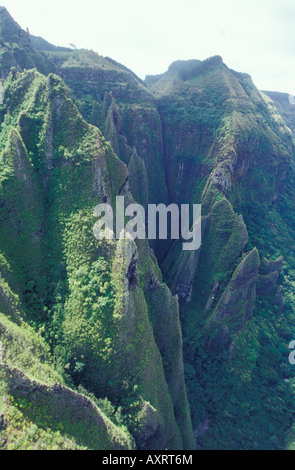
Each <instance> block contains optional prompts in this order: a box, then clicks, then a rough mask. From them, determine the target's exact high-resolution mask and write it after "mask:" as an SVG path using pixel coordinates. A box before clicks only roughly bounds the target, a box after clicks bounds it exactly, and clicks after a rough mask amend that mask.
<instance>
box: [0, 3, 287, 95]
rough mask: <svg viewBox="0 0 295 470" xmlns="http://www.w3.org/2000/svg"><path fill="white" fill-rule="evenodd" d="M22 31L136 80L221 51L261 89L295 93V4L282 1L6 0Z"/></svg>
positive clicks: (222, 55)
mask: <svg viewBox="0 0 295 470" xmlns="http://www.w3.org/2000/svg"><path fill="white" fill-rule="evenodd" d="M1 5H2V6H5V7H6V8H7V10H8V11H9V13H10V14H11V15H12V17H13V18H14V20H15V21H17V22H18V23H19V24H20V26H21V27H22V28H23V29H26V28H29V31H30V33H31V34H33V35H35V36H41V37H43V38H44V39H46V40H47V41H49V42H51V43H52V44H55V45H58V46H69V44H70V43H73V44H75V45H76V47H77V48H86V49H92V50H94V51H95V52H97V53H98V54H99V55H102V56H109V57H111V58H112V59H114V60H116V61H118V62H120V63H122V64H123V65H125V66H126V67H128V68H129V69H131V70H132V71H133V72H135V73H136V74H137V75H138V76H139V77H140V78H141V79H144V78H145V76H146V75H155V74H160V73H163V72H165V71H166V70H167V69H168V67H169V65H170V64H171V63H172V62H174V61H175V60H187V59H199V60H204V59H206V58H208V57H210V56H213V55H220V56H221V57H222V58H223V61H224V62H225V63H226V65H227V66H228V67H229V68H231V69H234V70H237V71H239V72H245V73H248V74H250V75H251V77H252V79H253V81H254V83H255V85H256V86H257V87H258V88H259V89H261V90H269V91H280V92H285V93H290V94H293V95H294V94H295V61H294V52H293V44H294V42H295V41H294V40H295V29H294V27H293V19H294V18H295V4H293V2H292V1H291V0H283V1H281V2H280V3H279V4H278V2H277V1H274V0H268V1H266V0H261V1H260V2H259V5H257V4H256V3H255V2H254V0H248V1H247V2H246V1H241V0H238V1H237V0H224V2H222V4H221V2H217V1H212V0H207V1H206V2H204V1H194V0H183V1H182V2H181V3H179V2H177V1H175V0H170V1H168V0H160V1H159V0H158V1H155V0H150V1H149V2H148V4H147V3H146V2H144V1H141V0H125V1H124V2H122V0H121V1H119V0H109V2H108V3H106V2H105V1H101V0H96V1H94V0H84V2H83V3H80V2H79V3H78V2H75V3H73V2H70V1H69V0H64V1H63V2H62V3H61V2H58V1H57V0H51V1H50V2H49V1H47V0H44V1H40V0H38V1H36V0H25V1H23V0H22V1H21V0H7V1H3V2H2V3H1Z"/></svg>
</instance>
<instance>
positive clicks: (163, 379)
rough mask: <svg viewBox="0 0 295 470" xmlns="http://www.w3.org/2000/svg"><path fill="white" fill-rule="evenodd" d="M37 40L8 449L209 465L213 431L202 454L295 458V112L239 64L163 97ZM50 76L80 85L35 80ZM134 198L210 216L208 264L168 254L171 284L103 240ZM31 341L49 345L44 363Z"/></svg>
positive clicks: (9, 235) (9, 306) (107, 63)
mask: <svg viewBox="0 0 295 470" xmlns="http://www.w3.org/2000/svg"><path fill="white" fill-rule="evenodd" d="M0 13H1V14H2V15H3V17H2V23H3V24H5V25H6V24H7V25H8V26H9V25H10V24H11V19H10V17H7V12H6V13H5V12H4V11H3V9H2V10H1V11H0ZM17 28H18V27H17V26H15V24H13V28H12V29H13V31H16V32H17V31H18V29H17ZM1 31H4V33H5V34H6V35H7V34H8V33H7V29H5V28H2V30H1ZM4 33H3V34H4ZM18 34H19V33H18V32H17V35H18ZM26 34H27V33H24V32H21V34H20V36H19V37H20V38H21V40H19V41H22V45H21V47H22V57H26V55H27V54H29V55H30V58H32V62H30V61H28V62H26V63H24V64H22V63H18V62H17V61H16V62H17V65H18V71H17V70H15V69H14V70H12V71H11V73H10V75H9V76H8V78H7V80H6V81H5V83H4V103H3V106H2V107H1V122H2V127H1V134H0V149H1V151H2V153H1V160H0V174H1V177H0V178H1V180H0V221H1V227H0V237H1V238H0V239H1V243H0V250H1V251H0V311H1V313H3V314H4V315H2V320H1V321H3V325H4V327H3V329H1V330H0V331H2V334H1V341H3V343H4V358H5V367H2V382H1V383H2V385H1V388H2V390H4V391H5V393H4V394H3V396H4V397H5V399H4V400H3V401H2V410H3V411H1V413H2V414H3V418H2V420H0V422H2V423H5V425H2V436H3V446H6V447H11V448H13V447H14V446H17V445H18V446H20V447H21V448H27V447H28V446H30V445H33V447H34V446H35V445H36V442H39V441H38V439H39V438H40V435H41V441H42V439H43V444H42V446H45V447H46V446H48V447H51V446H55V445H57V447H58V446H60V447H62V448H63V447H65V448H67V447H74V448H76V447H77V448H78V447H79V446H82V447H83V446H85V447H89V448H103V447H105V448H107V449H109V448H120V446H121V447H124V448H133V447H136V448H137V449H145V448H148V449H151V448H156V449H163V448H169V449H177V448H178V449H181V448H186V449H192V448H194V446H195V443H194V439H193V432H192V425H193V429H194V434H195V440H196V442H197V446H198V448H204V449H212V448H213V449H281V448H285V447H286V445H287V446H288V448H292V446H293V437H292V436H293V434H292V433H289V434H287V433H288V431H289V430H290V428H291V426H292V424H293V423H294V421H295V409H294V392H293V387H294V378H293V377H294V373H293V371H292V367H291V365H290V364H289V362H288V354H289V351H288V344H289V342H290V341H291V340H292V339H294V333H295V332H294V327H293V325H294V320H295V315H294V313H295V312H294V308H295V305H294V300H293V290H294V286H295V257H294V247H295V220H294V213H295V198H294V182H295V173H294V147H293V142H294V134H293V130H294V128H293V121H294V119H293V118H294V116H293V114H294V110H293V108H292V107H290V106H289V107H287V106H286V103H285V101H284V100H285V97H284V100H283V99H281V96H278V94H274V93H273V94H271V93H269V92H264V93H261V92H260V91H259V90H257V88H256V87H255V85H254V84H253V82H252V80H251V77H250V76H249V75H247V74H240V73H238V72H235V71H233V70H231V69H229V68H228V67H227V66H226V65H225V64H224V63H223V61H222V58H221V57H219V56H216V57H212V58H209V59H207V60H206V61H198V60H191V61H177V62H175V63H173V64H171V66H170V67H169V69H168V71H167V72H166V73H164V74H161V75H158V76H155V77H153V76H149V77H147V79H146V81H145V83H143V82H142V81H141V80H139V79H138V78H137V77H136V75H135V74H133V73H132V72H131V71H130V70H128V69H127V68H126V67H124V66H122V65H121V64H118V63H117V62H115V61H113V60H111V59H109V58H103V57H100V56H99V55H98V54H96V53H94V52H92V51H86V50H61V49H60V48H59V49H57V48H55V47H54V46H52V45H50V44H49V45H48V43H47V42H44V41H42V38H41V40H40V38H39V39H38V41H37V42H36V40H35V39H34V38H32V43H30V39H29V36H26ZM13 38H14V33H13V37H12V39H11V40H14V39H13ZM4 39H5V38H4ZM9 41H10V36H9V35H8V36H7V41H6V42H7V45H6V46H5V47H6V48H8V49H9V48H11V46H10V45H9V44H10V43H9ZM27 41H29V42H27ZM32 44H33V45H34V44H35V45H36V47H37V48H38V49H39V50H40V49H42V48H44V54H45V55H44V54H41V55H40V51H39V52H37V51H34V50H33V49H32ZM37 44H38V46H37ZM9 50H10V49H9ZM10 56H11V55H10ZM11 57H12V56H11ZM13 57H14V59H13V61H14V62H15V56H13ZM40 57H42V58H43V59H44V58H45V59H44V60H45V61H46V64H47V65H46V67H47V66H48V69H46V70H45V69H43V70H42V69H40V62H39V61H40ZM31 63H33V65H34V67H36V68H37V69H38V70H39V72H42V73H43V74H44V75H47V73H48V70H49V69H50V67H53V69H52V70H53V71H55V72H56V73H58V75H60V77H62V80H61V79H60V78H58V77H57V76H55V75H52V74H51V75H49V76H48V77H47V78H46V77H45V76H44V75H40V73H38V72H37V71H36V70H35V71H32V70H31V71H25V72H24V73H19V71H20V70H21V69H26V68H30V67H31ZM4 65H5V64H4ZM4 65H3V67H4ZM13 65H15V63H13V64H12V62H11V63H9V64H8V65H7V66H6V65H5V67H7V68H5V67H4V70H5V74H4V76H3V78H4V77H6V76H7V74H8V73H7V72H8V69H10V67H11V66H13ZM52 70H50V71H52ZM63 80H64V82H65V83H66V84H67V86H68V87H69V89H67V87H66V86H65V85H64V83H63ZM267 95H268V96H267ZM73 101H74V103H75V104H76V105H77V106H78V108H79V110H80V112H81V114H82V115H83V118H82V116H81V115H80V114H79V112H78V111H77V109H76V106H75V105H74V104H73ZM279 113H280V114H279ZM294 115H295V114H294ZM86 121H87V122H89V123H90V125H89V124H87V122H86ZM98 128H99V129H100V131H99V130H98ZM103 136H104V137H103ZM107 141H108V142H107ZM77 187H79V191H77ZM118 194H121V195H124V196H125V198H126V203H128V202H132V201H133V198H134V199H135V200H136V201H137V202H139V203H141V204H143V205H144V206H146V205H147V204H148V203H166V204H167V203H177V204H181V203H189V204H193V203H195V204H198V203H201V204H202V232H203V233H202V246H201V248H200V249H199V250H198V251H194V252H183V251H182V250H181V244H180V243H179V242H177V241H175V242H173V243H170V242H157V243H153V244H152V246H153V248H154V251H155V253H156V255H157V258H158V262H159V265H160V268H161V270H160V268H159V265H158V262H157V260H156V258H155V256H154V254H153V251H152V250H151V249H150V247H149V246H148V244H147V243H146V242H138V243H136V245H135V244H134V243H133V242H132V241H131V240H126V241H125V242H122V241H119V242H118V243H113V242H110V243H105V242H104V243H102V242H97V241H96V240H95V238H94V237H93V233H92V229H93V225H94V222H95V218H94V216H93V209H94V207H95V206H96V205H97V204H98V202H110V203H112V204H113V205H114V201H115V196H116V195H118ZM161 271H162V273H163V277H164V280H165V281H166V283H167V284H168V286H169V287H167V285H166V284H164V283H163V280H162V273H161ZM169 288H170V289H171V291H170V290H169ZM176 296H177V297H176ZM8 319H9V320H8ZM27 321H29V322H30V324H31V325H32V326H33V328H34V330H35V331H33V330H29V329H25V330H23V328H24V327H25V322H27ZM180 321H181V325H180ZM8 322H10V323H9V326H10V328H14V331H15V335H16V338H17V340H16V342H17V343H18V344H24V345H25V346H24V348H23V349H24V351H25V353H24V357H23V355H22V354H21V351H20V349H19V346H18V347H17V348H14V347H13V348H11V347H10V343H9V341H8V340H7V337H8V338H10V336H9V335H8V336H7V330H8V326H7V325H8ZM11 322H13V323H11ZM14 324H16V325H14ZM26 328H28V327H26ZM36 330H37V331H36ZM181 330H182V334H183V337H184V339H183V351H184V358H183V356H182V334H181ZM29 331H30V333H29ZM40 334H41V335H42V336H43V339H41V338H40ZM26 337H29V338H31V340H30V341H31V342H32V343H33V344H36V345H39V344H40V341H42V345H43V346H42V347H39V349H38V351H37V352H36V356H37V358H36V360H33V359H32V360H33V363H31V362H29V363H28V360H27V351H29V350H30V347H31V346H30V345H29V344H28V345H27V344H26V340H25V339H23V338H26ZM44 340H45V342H47V344H48V345H49V347H50V350H49V351H48V353H47V356H46V360H45V359H44V358H45V355H44V354H45V353H44V352H43V351H45V349H46V347H48V346H46V344H45V342H44ZM32 343H31V344H32ZM40 348H41V349H40ZM35 349H36V348H35ZM15 358H17V364H13V361H15ZM44 361H45V364H43V363H44ZM49 363H50V364H49ZM7 367H8V368H9V370H10V371H11V373H12V380H10V381H9V380H8V378H7V373H6V371H7ZM15 367H16V368H17V369H18V370H14V368H15ZM43 369H44V372H42V373H41V372H40V371H41V370H43ZM184 372H185V378H186V384H187V389H188V395H189V402H190V408H191V410H190V411H191V417H190V416H189V407H188V404H187V398H186V389H185V385H184ZM40 374H41V376H40ZM47 374H48V377H52V379H51V380H50V384H48V385H47V387H45V385H44V384H45V383H46V376H47ZM38 380H39V381H41V382H44V384H43V385H42V384H41V385H40V384H37V381H38ZM28 381H29V382H28ZM54 383H61V385H60V387H62V388H59V386H58V387H55V386H54V385H53V384H54ZM36 384H37V385H36ZM36 387H37V390H38V393H37V395H38V399H37V400H36V401H35V402H34V400H35V398H34V397H33V400H31V395H30V394H29V395H28V394H27V390H29V391H30V390H31V388H33V389H35V388H36ZM70 389H72V390H74V389H75V390H76V391H75V392H71V391H70ZM74 393H75V397H76V398H75V400H77V403H81V401H83V400H85V399H86V398H85V395H88V398H87V400H88V401H87V403H88V405H87V406H88V407H89V409H91V410H92V411H91V413H90V417H89V416H88V415H87V416H84V417H82V419H83V420H85V422H86V423H87V422H89V420H90V422H91V423H94V422H96V423H97V422H98V420H99V421H100V423H101V429H100V426H98V428H99V429H98V435H97V437H96V438H95V439H96V440H91V438H90V437H89V436H88V434H87V433H86V435H85V432H86V431H85V427H84V428H83V430H82V429H81V432H78V431H77V429H76V428H77V426H76V424H75V423H72V424H71V420H70V419H69V415H68V414H67V413H68V411H67V403H66V400H65V399H64V398H63V397H65V396H68V394H70V395H71V394H74ZM57 396H60V397H61V403H62V404H61V405H60V406H61V409H62V408H63V406H65V408H66V413H65V418H64V420H63V422H62V423H61V426H62V428H60V427H58V423H57V422H56V419H53V420H49V422H46V424H47V427H49V429H51V431H50V432H49V433H48V435H44V434H42V429H43V427H42V426H44V423H43V425H42V422H40V419H39V417H40V416H42V418H43V416H44V414H45V416H46V415H48V413H49V414H51V411H49V412H48V411H47V412H46V411H45V413H44V397H50V398H47V399H48V400H49V404H48V407H49V408H48V409H49V410H51V408H50V407H51V406H52V403H53V404H54V403H56V400H57V398H56V397H57ZM73 396H74V395H73ZM83 397H84V398H83ZM39 399H40V402H39ZM24 400H25V401H24ZM40 403H41V404H40ZM63 404H65V405H63ZM97 405H98V408H97ZM31 408H33V410H35V411H34V413H33V415H32V413H31V412H30V411H29V410H30V409H31ZM22 410H23V411H22ZM20 413H21V414H20ZM104 413H106V414H107V415H108V416H109V417H110V418H111V422H112V424H110V422H109V421H107V418H105V417H103V418H102V420H103V421H104V423H105V424H103V422H102V421H101V418H98V415H100V416H102V415H103V414H104ZM5 416H7V417H8V418H5ZM9 420H10V421H11V423H12V424H11V425H9ZM22 420H23V421H25V423H26V426H27V427H26V430H25V432H22V431H21V430H20V426H19V422H21V421H22ZM191 421H192V425H191ZM9 426H10V427H9ZM32 426H37V429H36V431H35V432H36V439H35V438H34V439H31V441H30V439H28V438H27V436H28V434H29V433H30V432H31V431H30V429H31V428H32ZM86 426H87V424H86ZM34 429H35V428H34ZM103 429H104V430H103ZM99 433H100V434H99ZM9 434H10V435H11V436H12V437H11V438H9ZM83 435H84V437H83ZM112 435H113V436H114V438H112ZM9 439H11V440H10V441H9ZM112 446H113V447H112Z"/></svg>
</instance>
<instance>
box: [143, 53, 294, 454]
mask: <svg viewBox="0 0 295 470" xmlns="http://www.w3.org/2000/svg"><path fill="white" fill-rule="evenodd" d="M147 84H148V86H149V89H150V90H151V92H152V93H153V94H154V96H155V97H156V99H157V101H158V109H159V112H160V115H161V120H162V126H163V142H164V149H165V151H164V162H165V174H166V181H167V187H168V193H169V196H170V202H178V203H188V202H191V203H200V202H201V203H202V216H203V217H202V220H203V224H202V225H203V229H202V232H203V237H202V246H201V248H200V250H199V251H198V252H197V253H189V254H188V253H185V252H181V249H180V247H179V246H178V244H177V243H175V244H174V246H172V247H171V248H170V251H169V253H168V255H167V256H166V257H165V259H164V261H163V262H162V263H161V267H162V270H163V272H164V278H165V279H166V280H167V282H168V285H169V286H170V287H171V289H172V293H173V294H178V296H179V299H180V315H181V320H182V327H183V335H184V359H185V370H186V379H187V386H188V390H189V399H190V403H191V409H192V421H193V427H194V429H195V435H196V437H197V441H198V445H199V446H201V447H202V448H205V449H206V448H213V449H257V448H262V449H272V448H283V447H284V446H285V438H286V433H287V431H288V430H289V429H290V426H291V424H292V421H293V420H294V408H293V400H294V399H293V398H292V393H293V392H292V380H291V377H292V375H293V374H292V370H291V367H290V365H289V362H288V349H287V348H288V342H289V341H290V340H291V339H292V335H294V333H292V331H293V330H292V324H293V321H294V310H293V305H292V301H290V299H291V297H292V295H293V294H292V289H293V288H292V285H293V282H294V281H293V271H292V269H293V268H292V267H291V266H293V265H294V255H293V246H294V232H293V230H294V229H293V227H294V225H293V220H294V215H293V214H292V207H293V202H292V201H293V197H292V196H291V193H292V190H291V186H292V181H293V178H294V176H293V158H294V157H293V143H292V141H293V135H292V132H291V130H290V128H291V127H292V126H291V125H290V121H289V122H288V123H287V124H288V125H289V127H290V128H289V127H287V125H286V123H285V122H284V121H283V119H282V117H281V116H280V115H279V114H278V112H277V110H276V108H275V106H274V104H273V102H272V101H271V100H269V98H268V97H266V96H265V95H264V94H262V93H260V92H259V91H258V90H257V89H256V88H255V86H254V85H253V83H252V81H251V79H250V77H249V76H247V75H242V74H238V73H236V72H233V71H232V70H230V69H228V67H226V66H225V65H224V64H223V62H222V60H221V58H220V57H213V58H211V59H208V60H207V61H204V62H200V61H187V62H181V61H179V62H176V63H175V64H172V65H171V67H170V68H169V70H168V72H167V73H165V74H163V75H161V76H158V77H155V78H152V77H148V80H147ZM289 112H290V114H291V110H290V109H289ZM293 114H294V111H293ZM282 116H283V113H282ZM292 116H293V115H292ZM284 117H285V115H284ZM281 255H283V256H284V260H285V262H284V266H285V268H284V269H283V270H282V267H283V258H282V257H281ZM279 257H280V258H279ZM275 259H278V261H277V262H276V261H274V262H270V261H268V260H275ZM285 263H286V264H285ZM267 266H274V268H269V270H268V269H267V268H266V267H267ZM287 299H288V300H289V301H288V300H287ZM269 387H271V392H270V388H269ZM251 390H252V393H251ZM282 400H283V401H284V404H285V409H284V412H283V411H279V412H278V409H279V403H281V401H282ZM204 425H205V428H206V432H204V431H200V430H202V429H203V427H204Z"/></svg>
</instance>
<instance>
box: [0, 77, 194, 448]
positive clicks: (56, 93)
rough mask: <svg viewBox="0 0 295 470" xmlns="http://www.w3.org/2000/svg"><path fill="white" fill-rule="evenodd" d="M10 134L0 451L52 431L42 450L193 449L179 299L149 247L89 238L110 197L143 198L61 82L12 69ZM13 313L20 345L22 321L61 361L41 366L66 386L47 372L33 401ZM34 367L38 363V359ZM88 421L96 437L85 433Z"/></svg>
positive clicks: (4, 183)
mask: <svg viewBox="0 0 295 470" xmlns="http://www.w3.org/2000/svg"><path fill="white" fill-rule="evenodd" d="M1 130H2V132H1V150H2V153H1V160H0V162H1V163H0V172H1V173H0V174H1V177H0V207H1V212H0V220H1V229H0V237H1V304H0V305H1V306H2V305H3V307H2V308H3V310H2V309H1V311H2V313H3V314H6V315H5V317H3V322H4V323H3V332H2V334H1V341H2V344H3V345H4V346H3V347H4V363H5V367H4V366H3V367H2V369H3V371H2V372H3V373H2V375H3V378H2V381H3V387H4V389H5V394H4V405H3V409H4V412H3V414H4V418H3V419H4V423H5V426H4V428H3V436H4V437H3V440H4V442H5V444H4V447H5V448H14V447H15V448H27V447H30V446H32V447H33V448H35V447H36V446H37V444H36V442H40V440H41V441H42V439H43V438H42V436H43V434H44V433H43V431H42V429H43V427H44V425H46V427H49V429H50V432H49V431H48V435H47V434H46V433H45V434H46V435H45V434H44V439H45V441H44V442H42V444H40V445H41V447H44V446H45V447H46V446H47V445H48V446H49V447H52V446H53V447H54V446H59V443H60V445H61V446H62V447H65V448H68V447H71V446H72V445H73V446H74V447H76V446H82V447H88V448H102V449H103V448H110V449H111V448H121V447H123V448H130V447H134V446H135V447H137V448H151V447H152V448H171V449H172V448H193V446H194V440H193V436H192V429H191V423H190V417H189V409H188V403H187V398H186V391H185V386H184V372H183V362H182V344H181V330H180V324H179V316H178V305H177V302H176V300H175V299H173V297H172V295H171V293H170V291H169V290H168V288H167V287H166V286H165V285H164V284H162V281H161V275H160V272H159V268H158V266H157V262H156V260H155V258H154V257H153V255H152V252H151V251H150V248H149V247H148V246H147V244H146V242H144V243H143V244H141V245H140V244H139V245H138V247H136V245H135V244H134V242H133V241H129V242H128V243H127V242H126V246H125V244H124V241H119V242H118V243H116V242H115V241H109V242H108V243H107V242H106V241H98V240H96V239H95V237H94V234H93V227H94V224H95V222H96V218H95V216H94V208H95V206H96V205H97V204H99V203H102V202H109V203H113V202H114V199H115V197H116V196H117V195H125V197H126V201H127V202H128V201H129V202H131V201H132V200H133V199H132V196H131V193H130V192H129V190H128V182H127V176H128V172H127V167H126V165H125V164H124V163H123V162H122V161H120V160H119V159H118V157H117V156H116V155H115V154H114V153H113V151H112V149H111V147H110V146H109V145H108V144H107V143H106V141H105V139H104V138H103V136H102V134H101V133H100V131H99V130H98V129H97V128H96V127H94V126H91V125H89V124H87V123H86V122H85V121H84V120H83V118H82V116H81V115H80V113H79V112H78V110H77V108H76V107H75V105H74V104H73V102H72V101H71V99H70V97H69V94H68V91H67V89H66V86H65V85H64V83H63V82H62V80H61V79H60V78H59V77H57V76H55V75H52V74H50V75H49V76H48V77H45V76H44V75H41V74H39V73H38V72H37V71H35V70H31V71H27V72H24V73H13V74H10V75H9V77H8V78H7V80H6V81H5V83H4V103H3V106H2V129H1ZM77 188H79V190H78V191H77ZM133 271H134V273H133V274H132V276H131V275H130V272H133ZM150 279H153V283H154V284H153V291H152V292H151V289H150V285H149V282H150ZM154 296H156V298H157V299H158V301H159V302H161V310H159V308H160V307H159V305H158V303H157V302H156V305H155V299H154ZM160 311H161V312H162V313H163V315H164V312H165V311H166V312H167V313H166V315H168V317H169V318H168V319H167V321H168V323H169V328H170V329H171V332H172V336H171V338H170V337H167V339H166V340H165V341H163V339H161V340H160V339H159V338H158V336H157V335H158V328H157V325H158V324H161V322H162V321H163V319H162V318H161V317H160ZM7 317H9V318H10V321H13V322H14V323H13V325H12V328H14V330H13V331H14V334H15V338H16V342H19V343H21V341H22V340H21V339H20V337H19V335H22V336H23V337H26V330H25V325H26V323H24V321H25V320H27V321H28V322H29V323H30V325H31V327H32V328H33V330H32V332H31V333H30V334H31V336H32V341H33V342H38V341H39V342H40V341H41V342H42V341H43V342H44V340H45V341H46V342H47V344H48V345H49V348H50V353H49V359H48V361H49V362H50V363H51V365H48V366H47V365H46V363H45V364H44V367H51V369H52V371H56V372H52V374H53V380H51V383H52V382H53V381H54V380H55V379H54V377H55V376H54V374H57V377H60V378H59V381H60V382H61V385H60V387H61V388H60V389H58V388H56V386H55V385H53V386H51V387H49V388H48V387H47V386H46V381H45V380H44V379H45V378H46V374H45V373H43V374H42V377H41V383H40V385H36V387H38V390H39V391H38V394H37V397H35V394H32V392H31V390H34V387H35V385H34V384H35V380H37V381H38V380H39V375H35V374H34V370H35V367H37V366H35V365H32V370H31V365H30V364H28V366H27V364H26V360H25V357H26V356H27V355H28V354H29V351H28V350H27V348H29V345H26V344H24V346H23V348H24V350H23V351H22V352H20V351H17V353H18V354H20V355H21V358H20V360H19V361H20V364H16V358H15V354H17V353H16V352H14V350H13V349H12V350H11V345H10V342H9V341H8V339H7V334H8V333H7V329H8V326H7V325H8V324H7V321H8V320H6V318H7ZM14 325H15V326H14ZM40 335H41V337H43V338H44V339H43V340H41V337H40ZM170 349H173V352H174V355H173V356H171V357H170V355H169V354H168V352H167V351H169V350H170ZM23 356H24V358H23ZM32 361H33V359H32ZM36 361H39V362H40V366H38V367H40V368H42V367H43V354H42V352H39V351H38V354H36ZM18 365H19V367H18ZM174 377H175V380H174ZM176 379H177V382H176ZM43 380H44V382H45V384H44V385H43ZM63 384H65V385H63ZM176 384H177V387H176ZM66 385H68V387H70V388H65V387H66ZM79 387H80V388H79ZM71 389H72V390H75V389H76V390H77V391H76V392H74V391H71ZM80 389H81V391H80ZM77 392H78V393H77ZM84 394H86V395H87V394H88V395H89V397H88V398H87V400H88V401H87V403H88V405H87V410H88V411H87V412H86V413H85V416H84V415H83V413H82V415H81V420H82V422H83V423H84V424H83V425H82V424H81V425H80V424H79V426H78V424H77V425H76V424H75V423H73V422H72V421H71V422H69V417H70V415H71V414H72V413H75V409H78V407H79V406H81V404H79V403H80V402H81V401H83V400H86V398H83V395H84ZM71 396H73V397H74V399H73V401H72V402H71V405H70V404H69V402H70V401H71ZM58 397H60V398H58ZM56 401H58V402H59V404H58V406H59V408H60V409H64V413H63V415H62V416H63V421H62V423H61V426H60V427H59V424H58V423H57V422H56V421H57V415H52V413H51V412H50V409H51V408H50V407H53V406H54V403H55V402H56ZM23 403H24V404H23ZM97 405H98V409H97ZM11 407H12V408H13V409H11ZM32 407H33V410H34V411H32V410H31V408H32ZM69 407H70V408H69ZM100 408H102V410H104V408H106V410H107V411H108V413H109V414H110V418H111V421H112V422H111V421H110V420H108V419H107V418H105V416H104V414H103V411H102V412H101V411H100ZM46 410H47V411H46ZM21 414H23V415H24V418H22V416H21ZM40 414H42V416H40ZM80 414H81V412H80ZM47 415H50V416H51V418H50V419H48V420H47V419H46V416H47ZM22 419H25V421H26V423H27V427H28V432H30V431H29V430H30V429H31V427H33V428H34V429H36V432H35V434H34V436H35V438H36V439H35V438H34V440H32V442H30V439H29V437H28V434H27V432H26V431H27V429H25V431H21V430H20V429H19V422H20V421H21V420H22ZM42 420H43V421H42ZM77 420H78V421H79V422H80V419H78V417H77ZM42 423H44V424H42ZM87 423H89V425H90V426H91V429H92V428H96V427H98V429H97V431H95V433H97V434H95V435H92V434H91V433H90V431H89V430H88V431H87V432H86V431H83V426H85V427H86V428H87V426H88V424H87ZM76 428H79V429H76ZM86 428H85V429H86ZM77 433H78V434H77ZM130 433H131V435H132V437H131V435H130ZM10 436H13V437H10ZM112 436H114V437H112Z"/></svg>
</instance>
